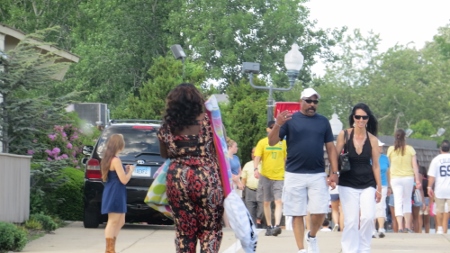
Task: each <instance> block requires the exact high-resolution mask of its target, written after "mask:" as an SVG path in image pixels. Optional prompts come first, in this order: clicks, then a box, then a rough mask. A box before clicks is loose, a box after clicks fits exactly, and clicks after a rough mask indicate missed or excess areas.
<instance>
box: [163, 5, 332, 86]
mask: <svg viewBox="0 0 450 253" xmlns="http://www.w3.org/2000/svg"><path fill="white" fill-rule="evenodd" d="M304 2H305V1H304V0H295V1H292V0H282V1H266V0H256V1H255V0H242V1H228V0H219V1H217V0H214V1H213V0H207V1H182V2H181V3H180V4H181V7H180V8H179V9H178V10H176V11H175V10H173V11H171V13H170V20H169V23H168V28H169V29H170V31H171V32H172V33H173V34H174V36H172V37H170V40H169V41H171V42H172V43H180V44H182V45H183V46H184V48H186V49H190V52H192V53H194V54H195V57H199V58H200V59H202V60H203V61H204V62H206V63H207V65H206V66H207V69H208V72H209V73H210V77H212V78H217V79H219V78H225V79H226V80H227V81H228V82H237V81H238V80H239V78H240V77H241V74H240V67H239V66H240V65H241V64H242V62H246V61H247V62H259V63H261V71H262V73H263V74H264V75H266V76H270V77H271V79H272V80H273V82H274V83H277V84H286V83H287V77H286V75H285V73H284V71H282V69H284V66H283V59H284V54H285V53H286V52H287V51H288V50H289V49H290V46H291V45H292V44H293V43H294V42H296V43H297V44H298V45H299V46H300V48H301V51H302V53H303V55H304V57H305V65H304V68H303V69H302V72H301V76H300V79H302V80H304V81H305V82H309V81H310V67H311V66H312V65H313V64H314V63H315V59H314V57H315V56H317V55H322V56H326V57H329V56H330V55H331V52H330V51H328V50H327V49H328V48H329V46H330V45H334V43H335V42H334V40H333V36H339V32H337V31H333V32H331V31H323V30H320V29H315V27H314V22H311V21H310V20H309V19H308V15H309V11H308V9H307V8H305V7H304V6H303V3H304ZM332 33H333V36H332Z"/></svg>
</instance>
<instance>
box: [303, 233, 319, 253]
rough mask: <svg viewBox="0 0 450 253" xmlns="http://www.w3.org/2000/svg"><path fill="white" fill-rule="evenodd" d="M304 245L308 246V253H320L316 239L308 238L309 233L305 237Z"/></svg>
mask: <svg viewBox="0 0 450 253" xmlns="http://www.w3.org/2000/svg"><path fill="white" fill-rule="evenodd" d="M306 244H307V245H308V253H320V251H319V245H317V237H314V238H311V237H309V233H308V234H307V235H306Z"/></svg>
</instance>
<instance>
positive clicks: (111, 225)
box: [105, 213, 125, 238]
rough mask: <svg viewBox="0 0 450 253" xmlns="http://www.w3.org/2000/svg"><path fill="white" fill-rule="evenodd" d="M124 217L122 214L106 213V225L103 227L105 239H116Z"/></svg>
mask: <svg viewBox="0 0 450 253" xmlns="http://www.w3.org/2000/svg"><path fill="white" fill-rule="evenodd" d="M123 217H125V214H123V213H108V223H106V227H105V238H114V237H117V234H118V233H119V232H118V231H120V229H121V228H122V226H123V222H122V218H123Z"/></svg>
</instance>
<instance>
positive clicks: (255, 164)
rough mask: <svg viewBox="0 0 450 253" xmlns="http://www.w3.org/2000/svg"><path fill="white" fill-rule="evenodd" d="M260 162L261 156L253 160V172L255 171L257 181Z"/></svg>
mask: <svg viewBox="0 0 450 253" xmlns="http://www.w3.org/2000/svg"><path fill="white" fill-rule="evenodd" d="M260 161H261V156H255V158H253V170H254V173H255V178H256V179H259V171H258V164H259V162H260Z"/></svg>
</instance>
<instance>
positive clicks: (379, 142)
mask: <svg viewBox="0 0 450 253" xmlns="http://www.w3.org/2000/svg"><path fill="white" fill-rule="evenodd" d="M378 146H380V147H382V146H384V143H383V142H381V141H380V139H378Z"/></svg>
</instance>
